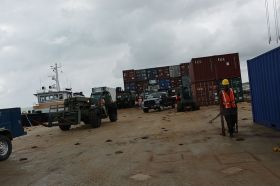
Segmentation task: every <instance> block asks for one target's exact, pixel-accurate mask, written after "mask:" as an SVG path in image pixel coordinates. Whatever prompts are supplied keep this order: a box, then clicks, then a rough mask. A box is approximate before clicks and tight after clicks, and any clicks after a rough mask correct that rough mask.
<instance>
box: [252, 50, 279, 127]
mask: <svg viewBox="0 0 280 186" xmlns="http://www.w3.org/2000/svg"><path fill="white" fill-rule="evenodd" d="M279 61H280V47H278V48H275V49H274V50H271V51H269V52H267V53H264V54H262V55H260V56H258V57H256V58H254V59H251V60H248V61H247V66H248V73H249V83H250V90H251V98H252V110H253V119H254V122H255V123H259V124H262V125H265V126H267V127H272V128H276V129H278V130H280V114H279V111H280V99H279V95H280V86H279V80H280V73H279V72H280V62H279Z"/></svg>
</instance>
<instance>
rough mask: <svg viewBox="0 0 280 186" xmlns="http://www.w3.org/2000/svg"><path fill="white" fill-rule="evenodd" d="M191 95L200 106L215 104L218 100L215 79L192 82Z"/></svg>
mask: <svg viewBox="0 0 280 186" xmlns="http://www.w3.org/2000/svg"><path fill="white" fill-rule="evenodd" d="M191 87H192V92H193V96H194V97H195V98H196V100H197V102H198V104H199V105H200V106H208V105H215V104H218V102H219V96H218V91H219V90H218V85H217V83H216V81H201V82H197V83H193V84H192V86H191Z"/></svg>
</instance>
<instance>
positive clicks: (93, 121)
mask: <svg viewBox="0 0 280 186" xmlns="http://www.w3.org/2000/svg"><path fill="white" fill-rule="evenodd" d="M88 119H89V123H90V125H91V126H92V127H93V128H99V127H100V126H101V117H100V114H99V111H98V110H90V111H89V116H88Z"/></svg>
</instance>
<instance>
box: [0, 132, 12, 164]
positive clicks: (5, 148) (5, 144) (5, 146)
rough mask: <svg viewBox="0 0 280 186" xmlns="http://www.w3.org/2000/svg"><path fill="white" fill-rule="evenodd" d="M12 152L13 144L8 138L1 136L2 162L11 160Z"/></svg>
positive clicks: (0, 155)
mask: <svg viewBox="0 0 280 186" xmlns="http://www.w3.org/2000/svg"><path fill="white" fill-rule="evenodd" d="M11 152H12V143H11V140H10V139H9V138H8V137H7V136H3V135H0V161H4V160H6V159H8V158H9V156H10V154H11Z"/></svg>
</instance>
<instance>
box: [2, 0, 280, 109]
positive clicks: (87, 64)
mask: <svg viewBox="0 0 280 186" xmlns="http://www.w3.org/2000/svg"><path fill="white" fill-rule="evenodd" d="M268 1H269V5H270V6H271V4H272V0H268ZM270 1H271V2H270ZM264 4H265V3H264V1H263V0H262V1H260V0H246V1H244V0H172V1H169V0H141V1H132V0H51V1H50V0H22V1H19V0H0V108H7V107H30V106H32V105H33V104H34V103H36V97H35V96H34V95H33V94H34V93H36V92H37V91H38V90H39V89H40V87H41V86H49V85H50V84H51V83H52V82H50V80H49V79H50V78H49V77H48V76H50V75H52V71H51V70H50V66H51V65H53V64H54V63H58V64H59V65H61V66H62V68H61V72H62V73H61V75H60V83H61V85H62V87H70V86H71V87H72V88H73V91H83V92H84V93H85V95H89V94H90V91H91V88H92V87H98V86H109V87H117V86H123V81H122V70H125V69H140V68H148V67H155V66H164V65H176V64H179V63H183V62H189V61H190V60H191V58H194V57H202V56H209V55H218V54H225V53H233V52H238V53H239V55H240V61H241V71H242V79H243V82H246V81H248V74H247V67H246V61H247V60H248V59H251V58H254V57H256V56H257V55H260V54H261V53H263V52H266V51H268V50H271V49H273V48H275V47H277V45H278V44H277V43H276V41H275V38H274V35H275V34H274V31H273V21H274V19H273V11H272V10H271V12H270V22H271V27H272V28H271V34H272V39H273V41H272V43H271V44H269V43H268V34H267V33H268V31H267V23H266V16H265V15H266V11H265V10H266V9H265V6H264ZM279 5H280V4H279ZM273 34H274V35H273Z"/></svg>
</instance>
